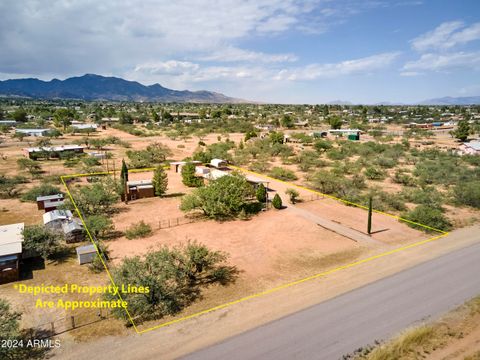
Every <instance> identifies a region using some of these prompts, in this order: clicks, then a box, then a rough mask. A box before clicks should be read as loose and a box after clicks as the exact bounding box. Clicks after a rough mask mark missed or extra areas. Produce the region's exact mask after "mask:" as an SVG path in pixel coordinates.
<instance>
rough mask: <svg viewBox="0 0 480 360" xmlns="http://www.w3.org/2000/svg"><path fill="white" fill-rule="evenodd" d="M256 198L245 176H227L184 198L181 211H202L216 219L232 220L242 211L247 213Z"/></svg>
mask: <svg viewBox="0 0 480 360" xmlns="http://www.w3.org/2000/svg"><path fill="white" fill-rule="evenodd" d="M254 196H255V193H254V191H253V188H252V186H251V185H250V184H249V183H248V182H247V180H246V179H245V177H244V176H242V175H240V174H233V175H231V176H228V175H227V176H222V177H221V178H219V179H217V180H213V181H211V182H210V183H209V184H208V185H207V186H204V187H200V188H198V189H195V190H193V192H192V193H191V194H190V195H186V196H184V197H183V198H182V203H181V205H180V209H181V210H182V211H186V212H187V211H192V210H201V211H203V213H204V214H205V215H206V216H208V217H210V218H214V219H225V218H232V217H236V216H238V214H239V213H240V211H242V210H245V211H247V209H248V204H249V203H251V199H252V198H253V197H254Z"/></svg>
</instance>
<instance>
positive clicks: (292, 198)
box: [285, 188, 300, 204]
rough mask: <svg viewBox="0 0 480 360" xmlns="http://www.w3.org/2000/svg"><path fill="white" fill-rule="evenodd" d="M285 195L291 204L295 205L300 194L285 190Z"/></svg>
mask: <svg viewBox="0 0 480 360" xmlns="http://www.w3.org/2000/svg"><path fill="white" fill-rule="evenodd" d="M285 194H287V195H288V196H289V198H290V203H291V204H295V203H296V202H297V201H298V197H299V196H300V193H299V192H298V191H297V190H295V189H292V188H288V189H287V190H285Z"/></svg>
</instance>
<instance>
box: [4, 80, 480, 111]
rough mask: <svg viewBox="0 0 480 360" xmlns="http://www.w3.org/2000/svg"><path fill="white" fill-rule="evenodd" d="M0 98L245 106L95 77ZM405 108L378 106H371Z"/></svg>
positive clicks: (456, 100)
mask: <svg viewBox="0 0 480 360" xmlns="http://www.w3.org/2000/svg"><path fill="white" fill-rule="evenodd" d="M0 96H17V97H26V98H34V99H78V100H107V101H152V102H153V101H155V102H179V103H183V102H193V103H248V102H253V101H246V100H242V99H237V98H233V97H229V96H226V95H223V94H220V93H217V92H213V91H206V90H201V91H189V90H182V91H180V90H172V89H168V88H166V87H163V86H161V85H160V84H154V85H148V86H147V85H143V84H140V83H139V82H136V81H129V80H125V79H122V78H118V77H106V76H101V75H95V74H85V75H83V76H77V77H71V78H68V79H65V80H58V79H53V80H50V81H43V80H39V79H33V78H29V79H13V80H4V81H0ZM329 104H337V105H352V104H353V103H352V102H350V101H343V100H334V101H331V102H329ZM395 104H396V105H405V104H401V103H394V102H379V103H376V104H374V105H395ZM479 104H480V96H469V97H450V96H447V97H442V98H435V99H429V100H424V101H421V102H417V103H412V105H479Z"/></svg>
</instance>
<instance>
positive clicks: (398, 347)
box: [367, 326, 436, 360]
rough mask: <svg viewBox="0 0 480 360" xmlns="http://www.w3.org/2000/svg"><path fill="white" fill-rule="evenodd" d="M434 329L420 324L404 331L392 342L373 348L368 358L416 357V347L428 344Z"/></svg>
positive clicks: (374, 359) (370, 359)
mask: <svg viewBox="0 0 480 360" xmlns="http://www.w3.org/2000/svg"><path fill="white" fill-rule="evenodd" d="M435 335H436V334H435V329H434V327H432V326H421V327H418V328H414V329H411V330H407V331H405V332H404V333H403V334H402V335H400V336H399V337H398V338H396V339H395V340H393V341H392V342H390V343H388V344H386V345H383V346H380V347H378V348H376V349H375V350H373V351H372V352H371V353H370V354H369V355H368V357H367V359H369V360H397V359H418V358H422V357H423V356H422V355H420V353H419V352H418V350H417V349H419V348H420V349H421V348H422V347H423V346H425V345H427V344H429V343H430V342H431V341H432V340H431V339H432V338H434V337H435Z"/></svg>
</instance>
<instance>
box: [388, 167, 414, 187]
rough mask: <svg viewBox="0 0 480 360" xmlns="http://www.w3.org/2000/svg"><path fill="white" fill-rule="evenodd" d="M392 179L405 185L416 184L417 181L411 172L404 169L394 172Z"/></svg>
mask: <svg viewBox="0 0 480 360" xmlns="http://www.w3.org/2000/svg"><path fill="white" fill-rule="evenodd" d="M392 180H393V182H394V183H396V184H401V185H405V186H415V185H416V181H415V179H414V178H413V177H412V176H410V175H409V174H406V173H405V172H404V171H402V170H396V171H395V173H394V174H393V177H392Z"/></svg>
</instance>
